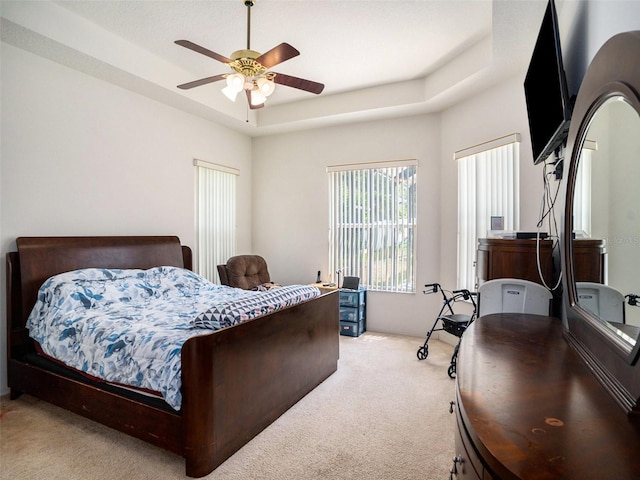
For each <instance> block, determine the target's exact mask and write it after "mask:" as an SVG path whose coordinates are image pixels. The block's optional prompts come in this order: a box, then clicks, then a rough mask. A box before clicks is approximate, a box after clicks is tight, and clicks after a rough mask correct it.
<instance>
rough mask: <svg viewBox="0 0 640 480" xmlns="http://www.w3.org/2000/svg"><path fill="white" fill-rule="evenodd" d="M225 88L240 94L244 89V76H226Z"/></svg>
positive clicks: (237, 74) (233, 74) (234, 74)
mask: <svg viewBox="0 0 640 480" xmlns="http://www.w3.org/2000/svg"><path fill="white" fill-rule="evenodd" d="M227 87H229V88H230V89H231V90H235V91H236V92H240V91H241V90H242V89H243V87H244V76H242V75H241V74H239V73H232V74H231V75H227Z"/></svg>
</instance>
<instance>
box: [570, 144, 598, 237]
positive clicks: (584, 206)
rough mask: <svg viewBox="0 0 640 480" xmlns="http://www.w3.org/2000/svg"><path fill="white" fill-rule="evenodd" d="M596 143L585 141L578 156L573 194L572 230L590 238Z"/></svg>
mask: <svg viewBox="0 0 640 480" xmlns="http://www.w3.org/2000/svg"><path fill="white" fill-rule="evenodd" d="M597 148H598V146H597V143H596V142H592V141H589V140H587V141H586V142H585V147H584V148H583V149H582V152H581V155H580V162H579V163H578V171H577V174H576V182H575V189H574V193H573V230H574V232H584V234H586V236H587V237H590V236H591V158H592V155H591V154H592V151H594V150H597Z"/></svg>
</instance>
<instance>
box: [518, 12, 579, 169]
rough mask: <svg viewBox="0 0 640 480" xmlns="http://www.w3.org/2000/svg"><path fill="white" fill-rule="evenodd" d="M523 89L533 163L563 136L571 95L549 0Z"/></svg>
mask: <svg viewBox="0 0 640 480" xmlns="http://www.w3.org/2000/svg"><path fill="white" fill-rule="evenodd" d="M524 93H525V99H526V103H527V115H528V118H529V133H530V136H531V146H532V150H533V163H534V164H536V165H537V164H539V163H541V162H544V161H545V160H546V159H547V158H548V157H549V155H551V154H552V153H553V152H554V151H555V150H556V149H557V148H558V147H560V146H561V145H562V144H563V142H564V141H565V140H566V138H567V134H568V132H569V122H570V120H571V110H572V105H571V99H570V97H569V93H568V88H567V77H566V75H565V72H564V65H563V63H562V51H561V49H560V34H559V31H558V14H557V12H556V7H555V4H554V2H553V0H549V3H548V4H547V10H546V12H545V14H544V18H543V20H542V25H541V27H540V31H539V32H538V39H537V40H536V45H535V48H534V49H533V55H532V56H531V62H530V63H529V69H528V70H527V76H526V77H525V80H524Z"/></svg>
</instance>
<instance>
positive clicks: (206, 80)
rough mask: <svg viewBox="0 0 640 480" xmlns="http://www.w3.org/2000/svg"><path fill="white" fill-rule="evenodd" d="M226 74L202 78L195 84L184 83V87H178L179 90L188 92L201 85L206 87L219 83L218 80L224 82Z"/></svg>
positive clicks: (195, 81) (194, 82)
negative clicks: (208, 84) (209, 84)
mask: <svg viewBox="0 0 640 480" xmlns="http://www.w3.org/2000/svg"><path fill="white" fill-rule="evenodd" d="M225 76H226V75H225V74H220V75H214V76H213V77H207V78H201V79H200V80H194V81H193V82H188V83H183V84H182V85H178V88H181V89H182V90H188V89H190V88H193V87H199V86H200V85H206V84H207V83H213V82H217V81H218V80H222V79H224V78H225Z"/></svg>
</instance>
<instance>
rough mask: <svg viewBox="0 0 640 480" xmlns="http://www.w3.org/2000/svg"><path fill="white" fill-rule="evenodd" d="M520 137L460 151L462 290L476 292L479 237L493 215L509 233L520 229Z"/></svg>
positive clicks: (459, 270) (485, 232)
mask: <svg viewBox="0 0 640 480" xmlns="http://www.w3.org/2000/svg"><path fill="white" fill-rule="evenodd" d="M519 153H520V135H519V134H513V135H509V136H506V137H502V138H499V139H496V140H493V141H491V142H487V143H483V144H482V145H478V146H475V147H471V148H467V149H465V150H461V151H459V152H456V153H455V155H454V158H455V159H456V160H457V162H458V282H457V283H458V288H466V289H469V290H475V289H476V272H475V259H476V250H477V248H478V238H482V237H485V236H486V235H487V233H488V231H489V230H490V229H491V228H490V221H491V217H492V216H497V217H503V225H504V226H503V228H504V229H505V230H517V229H518V227H519V222H520V218H519V196H520V195H519V175H518V165H519Z"/></svg>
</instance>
